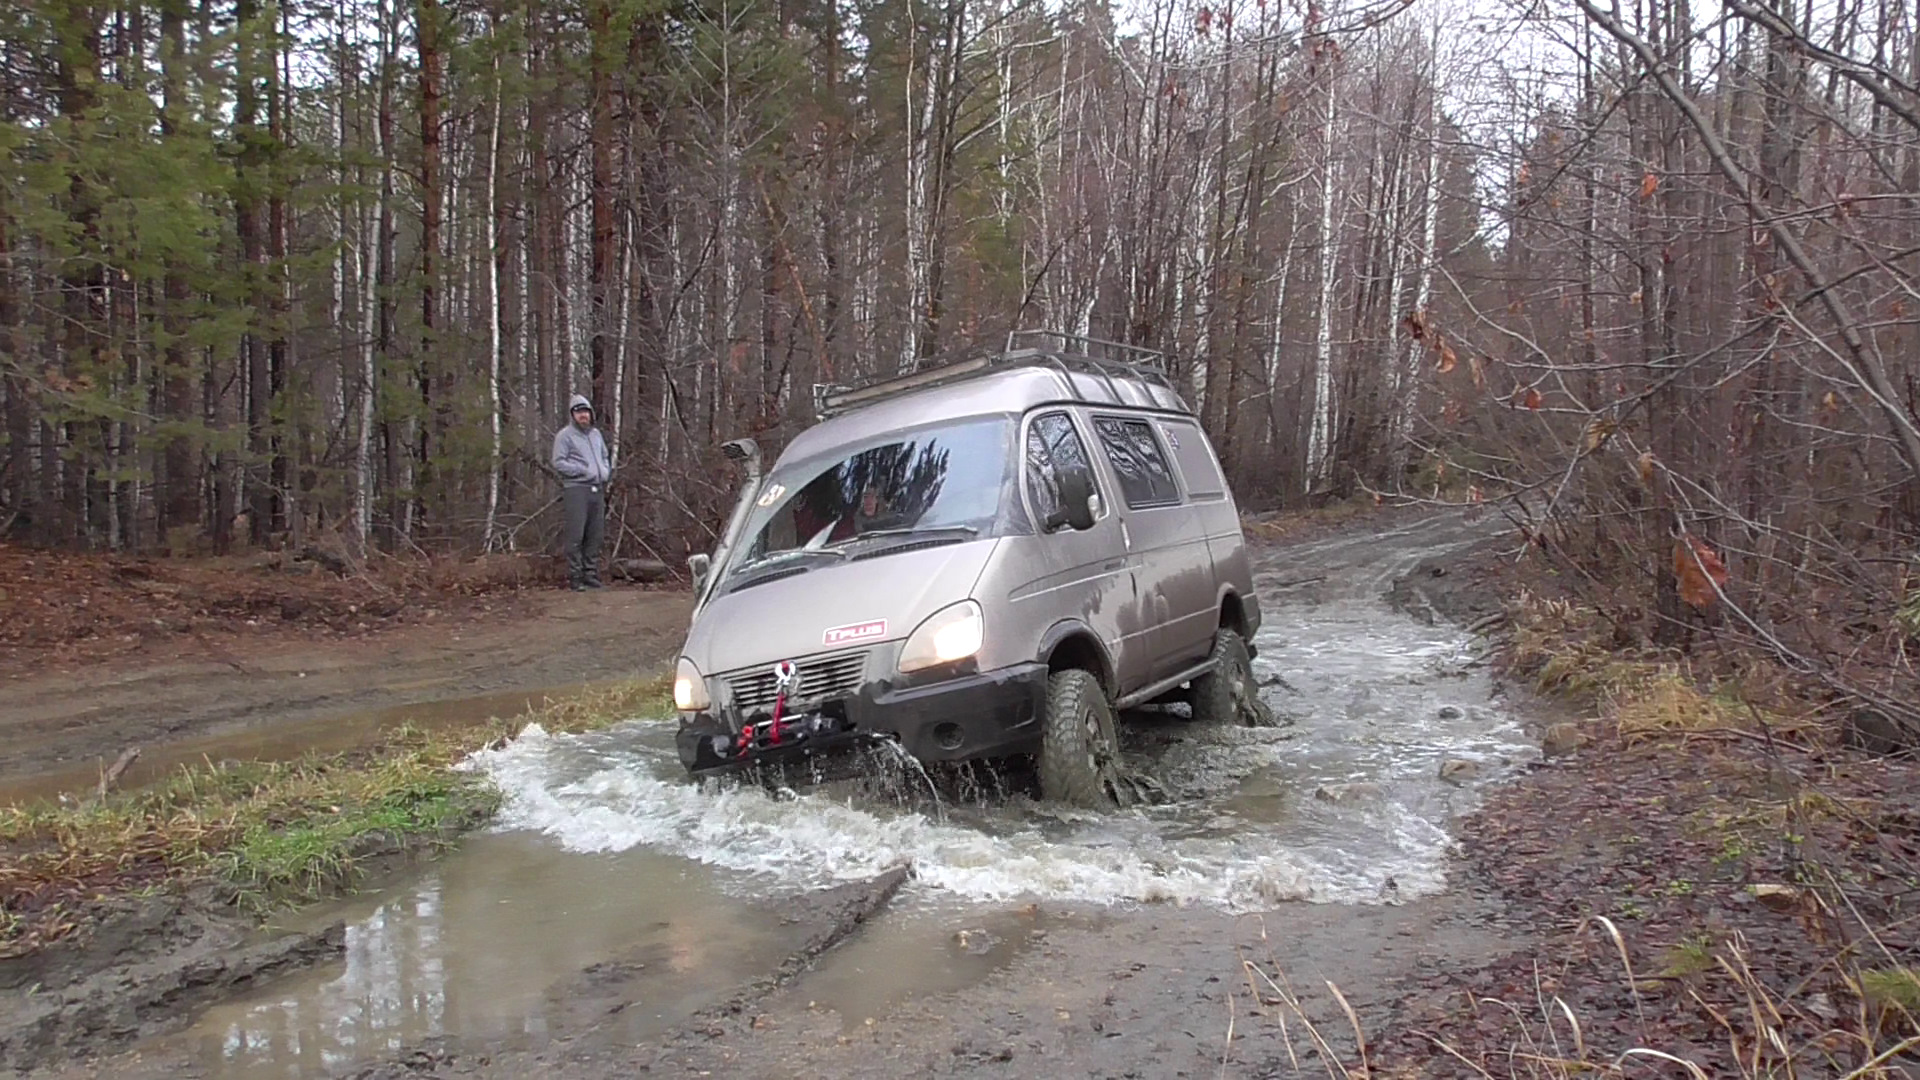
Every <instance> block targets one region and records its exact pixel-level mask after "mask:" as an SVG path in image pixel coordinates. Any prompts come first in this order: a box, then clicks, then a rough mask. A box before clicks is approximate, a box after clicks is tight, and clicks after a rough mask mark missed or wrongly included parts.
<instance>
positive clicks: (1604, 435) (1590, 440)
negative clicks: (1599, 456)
mask: <svg viewBox="0 0 1920 1080" xmlns="http://www.w3.org/2000/svg"><path fill="white" fill-rule="evenodd" d="M1618 426H1619V425H1617V424H1615V423H1614V422H1613V421H1612V420H1610V419H1608V418H1606V417H1604V416H1596V417H1594V418H1593V422H1592V423H1589V424H1588V425H1587V443H1586V445H1587V452H1588V453H1592V452H1594V451H1595V450H1598V449H1600V448H1601V447H1602V446H1605V445H1606V443H1607V440H1608V439H1610V438H1612V437H1613V433H1614V430H1615V429H1616V428H1617V427H1618Z"/></svg>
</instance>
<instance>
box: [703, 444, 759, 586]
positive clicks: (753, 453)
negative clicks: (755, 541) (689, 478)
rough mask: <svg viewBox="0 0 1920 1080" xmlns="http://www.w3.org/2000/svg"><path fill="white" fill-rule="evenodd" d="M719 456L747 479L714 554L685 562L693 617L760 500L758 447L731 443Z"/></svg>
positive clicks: (723, 448)
mask: <svg viewBox="0 0 1920 1080" xmlns="http://www.w3.org/2000/svg"><path fill="white" fill-rule="evenodd" d="M720 452H721V453H723V454H725V455H727V460H728V461H731V462H734V463H735V464H737V465H740V466H741V467H742V469H743V470H744V472H745V473H746V479H745V482H744V483H742V484H741V485H740V498H739V499H738V500H736V501H735V502H734V504H733V516H732V517H731V518H729V519H728V520H727V529H726V531H725V532H724V533H721V534H720V543H719V544H718V545H717V546H716V547H715V548H714V549H713V554H712V555H711V556H708V555H693V556H689V557H688V559H687V569H689V570H691V571H692V572H693V612H694V614H695V615H696V616H697V615H698V614H699V613H700V609H701V608H702V607H704V606H705V605H706V602H707V596H708V594H709V593H710V592H711V591H712V589H713V570H714V568H715V567H717V566H724V565H726V561H727V554H728V553H729V552H731V551H732V550H733V545H734V544H736V543H738V542H739V540H740V530H741V529H743V528H745V527H746V524H747V515H748V514H749V513H750V512H751V511H752V509H753V501H754V500H755V499H756V498H758V497H759V496H760V444H759V443H757V442H755V441H753V440H752V439H734V440H731V441H730V442H727V443H724V444H722V445H721V447H720Z"/></svg>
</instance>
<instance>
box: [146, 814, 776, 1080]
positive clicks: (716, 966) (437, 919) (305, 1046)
mask: <svg viewBox="0 0 1920 1080" xmlns="http://www.w3.org/2000/svg"><path fill="white" fill-rule="evenodd" d="M369 907H370V910H367V908H369ZM332 914H333V916H334V917H335V918H338V917H339V916H340V911H339V910H338V909H335V911H334V912H333V913H332ZM348 915H349V918H352V919H353V921H351V922H349V924H348V927H347V941H346V955H345V958H344V962H343V963H340V964H331V965H323V966H322V967H320V968H317V969H314V970H312V971H308V972H305V973H302V974H300V975H297V976H293V977H291V978H289V979H287V980H285V981H282V982H278V983H275V984H273V985H271V986H270V987H268V988H266V989H265V990H264V991H263V992H261V993H259V994H256V995H253V996H251V997H249V998H244V999H240V1000H236V1001H231V1002H228V1003H225V1004H223V1005H221V1006H219V1007H216V1008H214V1009H212V1010H209V1011H208V1013H207V1014H206V1015H205V1016H204V1017H203V1018H202V1019H201V1021H200V1023H199V1024H198V1025H196V1027H195V1028H194V1029H193V1030H192V1031H191V1032H190V1033H188V1034H187V1035H186V1036H184V1040H185V1042H186V1043H187V1044H188V1045H189V1047H190V1052H191V1053H192V1055H193V1056H194V1057H196V1058H197V1059H198V1060H199V1062H200V1064H201V1065H202V1067H204V1068H205V1069H206V1070H207V1073H208V1075H209V1076H220V1077H248V1078H253V1077H261V1078H264V1077H307V1076H318V1075H325V1074H326V1073H328V1072H329V1071H331V1070H334V1069H338V1068H343V1067H345V1066H348V1065H350V1064H352V1063H354V1062H355V1061H359V1060H362V1059H364V1058H365V1057H367V1056H368V1055H371V1054H378V1053H382V1052H390V1051H394V1050H397V1049H400V1048H401V1047H403V1046H406V1045H411V1044H414V1043H417V1042H418V1040H420V1039H423V1038H431V1037H434V1036H439V1035H453V1036H457V1037H461V1038H481V1039H497V1040H501V1041H503V1042H505V1043H508V1044H516V1043H522V1044H523V1043H535V1042H538V1041H540V1040H541V1039H542V1038H543V1037H544V1036H545V1035H546V1034H547V1032H548V1030H549V1029H550V1028H552V1027H555V1026H557V1024H556V1022H557V1021H559V1020H561V1019H563V1016H562V1014H564V1012H565V1010H566V1009H567V1008H568V1005H569V1000H570V999H571V998H572V996H573V995H572V994H570V993H569V990H568V988H569V986H570V984H572V983H574V982H575V980H577V979H578V978H579V976H580V973H581V972H582V970H583V969H585V968H587V967H589V966H590V965H593V964H596V963H599V962H602V961H606V960H609V959H620V960H623V961H625V962H627V963H628V964H629V965H631V966H632V967H634V968H635V969H636V971H637V974H636V976H635V978H634V980H633V981H632V982H631V983H630V984H628V986H627V989H628V990H629V991H631V993H632V996H633V997H637V998H638V999H639V1000H638V1001H637V1002H635V1003H634V1004H632V1005H630V1006H629V1007H628V1008H627V1009H625V1010H623V1013H622V1022H623V1025H624V1029H625V1030H626V1031H627V1032H628V1033H629V1034H631V1036H632V1037H634V1038H644V1037H645V1036H646V1035H647V1034H649V1033H651V1032H657V1031H661V1030H665V1028H666V1027H667V1026H668V1025H670V1024H671V1023H672V1022H673V1021H675V1020H677V1019H679V1018H681V1017H683V1016H685V1015H686V1014H687V1013H689V1012H691V1011H692V1010H693V1009H695V1008H697V1007H698V1006H699V1005H700V1004H701V1003H702V1002H704V1001H705V1000H707V999H708V998H709V997H711V996H713V995H714V994H716V993H719V992H722V991H724V990H726V989H728V988H730V987H731V986H733V985H734V984H736V983H737V982H739V981H740V980H742V979H744V978H747V977H749V976H751V975H752V974H755V973H757V972H759V971H762V970H765V969H766V968H768V967H771V966H772V965H774V964H776V963H778V962H779V959H780V958H781V957H782V956H784V955H786V953H787V952H788V951H790V950H791V949H792V948H793V947H794V946H795V944H797V934H798V931H797V930H794V929H792V928H790V927H786V926H783V925H782V924H781V922H780V920H779V919H777V918H768V917H766V915H765V914H764V913H763V912H760V911H759V910H758V909H757V908H755V907H752V906H749V905H748V904H745V903H742V902H740V901H731V900H728V899H726V898H725V897H722V896H721V895H720V894H719V893H718V892H717V891H716V890H715V889H714V888H713V885H712V883H711V881H710V878H709V875H708V873H707V872H706V871H705V870H704V869H703V868H701V867H700V866H698V865H697V864H692V863H688V862H686V861H685V860H680V859H675V858H671V857H668V856H661V855H658V854H654V853H651V852H647V851H632V852H626V853H623V854H621V855H619V856H617V857H614V858H606V857H594V856H582V855H573V854H569V853H567V852H564V851H561V850H559V849H557V848H555V847H553V846H552V845H549V844H545V843H542V842H540V841H539V840H537V839H536V838H534V837H530V836H526V835H524V834H522V835H511V834H509V835H494V836H482V837H477V838H475V839H474V840H473V841H472V842H471V843H470V844H469V845H468V846H467V847H466V848H464V849H462V850H461V851H459V852H458V853H456V854H455V855H453V856H451V857H449V858H448V859H446V860H445V861H444V862H442V863H441V864H439V865H437V866H435V867H434V868H432V869H431V871H430V872H428V873H427V874H425V875H423V876H422V877H421V878H419V879H418V880H417V881H415V882H414V883H413V884H411V885H410V886H407V887H405V888H403V889H399V890H396V892H395V893H394V894H393V895H391V896H390V897H388V898H386V899H384V900H382V901H379V902H377V903H373V904H369V905H363V907H362V911H361V912H349V913H348ZM355 916H358V917H357V918H355Z"/></svg>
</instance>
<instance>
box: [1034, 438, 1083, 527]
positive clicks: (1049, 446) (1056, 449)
mask: <svg viewBox="0 0 1920 1080" xmlns="http://www.w3.org/2000/svg"><path fill="white" fill-rule="evenodd" d="M1075 468H1077V469H1080V470H1081V471H1083V472H1085V473H1086V474H1087V483H1088V484H1089V485H1090V486H1092V487H1093V488H1094V490H1095V491H1096V492H1098V490H1099V485H1098V484H1097V483H1095V481H1094V476H1093V467H1092V466H1091V465H1090V464H1089V463H1088V461H1087V448H1086V446H1085V445H1084V444H1082V443H1081V442H1080V433H1079V432H1077V431H1075V430H1074V429H1073V421H1072V420H1071V419H1069V418H1068V416H1067V414H1066V413H1048V414H1046V415H1045V416H1038V417H1035V418H1034V421H1033V424H1032V426H1031V427H1029V428H1027V486H1028V487H1030V488H1032V489H1033V508H1034V509H1035V510H1038V511H1039V512H1040V520H1041V521H1045V520H1047V517H1048V515H1050V514H1052V513H1053V512H1054V511H1055V510H1058V509H1060V508H1061V507H1062V506H1063V505H1064V504H1065V500H1063V499H1062V498H1061V495H1060V473H1061V471H1063V470H1068V469H1075Z"/></svg>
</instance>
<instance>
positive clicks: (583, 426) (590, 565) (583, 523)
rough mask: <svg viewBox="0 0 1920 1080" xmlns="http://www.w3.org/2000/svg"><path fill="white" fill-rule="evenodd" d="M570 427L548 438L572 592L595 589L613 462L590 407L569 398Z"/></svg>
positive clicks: (575, 397) (580, 397)
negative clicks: (557, 482)
mask: <svg viewBox="0 0 1920 1080" xmlns="http://www.w3.org/2000/svg"><path fill="white" fill-rule="evenodd" d="M569 411H570V412H571V413H572V414H573V422H572V423H570V424H568V425H567V426H566V427H563V428H561V429H560V430H559V431H557V432H554V435H553V471H554V472H557V473H559V474H560V484H561V489H560V497H561V504H562V506H563V508H564V509H565V510H566V528H565V532H564V533H562V535H561V542H562V543H563V544H564V545H565V546H566V550H567V582H568V584H569V585H571V586H572V587H573V590H574V591H575V592H580V591H582V590H585V589H598V588H600V538H601V536H602V535H603V534H604V533H605V531H606V524H607V479H608V478H609V477H611V476H612V475H613V461H612V458H610V457H609V456H608V454H607V440H606V439H604V438H602V437H601V435H600V429H599V428H596V427H594V426H593V404H592V403H591V402H589V401H588V400H587V399H586V396H585V395H583V394H575V395H573V401H572V402H571V403H570V407H569Z"/></svg>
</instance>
